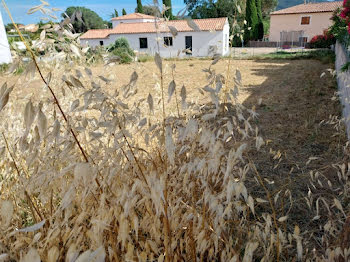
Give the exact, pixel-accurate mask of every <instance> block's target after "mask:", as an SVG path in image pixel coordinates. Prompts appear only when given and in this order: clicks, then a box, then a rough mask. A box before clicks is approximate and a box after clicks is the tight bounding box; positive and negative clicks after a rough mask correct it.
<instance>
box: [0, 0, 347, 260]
mask: <svg viewBox="0 0 350 262" xmlns="http://www.w3.org/2000/svg"><path fill="white" fill-rule="evenodd" d="M3 4H4V5H5V7H6V4H5V2H4V1H3ZM47 6H48V4H47V3H46V2H44V1H42V4H41V5H39V6H37V7H34V8H32V9H31V12H35V11H40V10H41V11H45V12H48V11H47V10H50V9H48V7H47ZM6 10H7V11H8V13H9V15H10V12H9V10H8V9H7V7H6ZM163 12H164V11H163ZM10 17H11V15H10ZM11 19H12V18H11ZM70 22H71V21H70V19H69V18H67V19H65V20H64V21H63V22H61V24H60V25H59V26H56V25H51V24H49V25H45V26H44V27H43V28H41V30H42V32H44V33H42V34H41V35H42V39H41V41H42V42H43V43H45V44H46V45H47V50H49V51H48V52H47V53H46V55H45V56H46V57H49V58H50V59H48V60H47V61H49V62H45V60H43V61H42V62H38V61H37V57H36V55H35V53H34V52H33V51H32V49H31V47H30V45H29V44H26V46H27V49H28V52H29V53H30V55H31V57H32V60H33V63H32V64H30V65H29V67H28V68H27V71H28V72H29V73H33V72H34V71H35V70H36V74H34V76H29V77H34V78H37V77H38V76H39V78H40V79H41V81H42V83H43V84H44V88H45V90H48V91H49V92H48V93H44V95H43V96H42V99H41V101H40V102H39V101H38V99H32V100H31V99H29V98H26V101H25V103H24V104H23V103H21V104H20V108H21V110H22V111H24V114H23V115H22V114H20V115H19V116H18V114H17V113H16V114H15V113H14V112H15V111H14V110H15V109H18V105H15V104H16V101H13V100H11V92H12V88H8V87H7V85H6V84H4V85H3V87H2V88H1V89H0V105H1V106H0V110H1V111H0V117H1V119H2V120H3V121H4V122H7V124H8V127H7V128H2V132H3V138H2V139H1V140H0V145H1V143H4V147H1V148H0V154H1V156H2V157H1V160H0V191H1V202H0V222H1V223H0V228H1V232H0V261H11V260H12V261H23V262H32V261H49V262H53V261H159V262H161V261H230V262H233V261H253V260H254V261H256V260H261V261H295V260H299V261H302V260H309V261H311V260H316V261H321V260H336V259H338V261H346V260H347V259H348V258H349V253H350V249H349V246H348V245H344V243H337V242H336V239H337V237H338V236H340V235H341V234H342V232H343V233H344V232H345V233H344V234H345V235H344V237H343V238H345V239H346V237H348V236H347V235H346V232H347V231H346V230H349V225H348V224H349V223H345V221H346V216H347V214H348V213H349V207H348V204H347V203H348V195H349V194H348V193H349V192H348V190H349V188H350V187H349V179H348V165H346V164H336V165H335V166H334V167H335V169H336V170H337V171H336V176H334V177H335V178H334V179H333V180H332V181H330V180H329V178H327V177H326V176H324V175H322V174H321V173H320V172H312V173H311V174H310V182H309V187H310V191H309V192H306V193H305V194H304V195H302V196H301V197H302V199H303V201H304V202H305V204H304V205H305V206H307V208H308V210H306V212H308V213H310V214H314V215H315V217H314V221H318V222H315V223H316V224H317V223H319V226H318V225H316V226H315V225H314V222H313V221H301V220H300V219H298V218H293V216H295V214H293V213H290V212H289V211H290V210H291V208H290V207H291V206H293V204H294V202H295V201H296V199H294V195H293V192H290V191H288V187H286V188H274V186H273V184H272V183H271V184H269V185H267V182H266V181H269V180H268V177H266V174H260V173H259V171H258V168H256V165H255V164H254V163H253V161H252V160H250V159H251V158H250V157H249V155H250V154H251V153H252V152H253V153H256V154H257V153H259V152H261V150H262V148H264V147H265V142H264V140H263V138H262V137H261V136H260V135H259V131H258V127H257V126H255V121H253V120H254V119H255V118H256V112H255V111H254V109H247V108H245V107H244V106H243V105H241V104H239V103H238V99H237V96H238V93H239V90H240V89H241V88H242V76H241V73H240V71H239V70H236V71H235V72H234V73H232V71H233V70H232V65H231V62H230V60H227V61H222V62H228V65H227V70H226V75H222V74H220V73H217V72H216V71H215V69H214V65H215V64H216V63H218V62H219V61H220V60H221V58H220V57H218V56H215V57H214V58H213V61H212V63H211V65H210V66H209V68H206V69H205V70H204V71H205V73H206V75H207V79H208V83H207V85H206V86H204V87H203V88H202V90H201V92H203V93H205V94H207V95H208V101H210V102H208V103H207V104H198V103H193V102H190V101H188V99H189V98H188V97H187V90H186V87H185V86H182V87H181V92H180V94H179V92H178V88H179V85H178V83H177V80H176V78H175V74H174V71H175V70H176V66H175V63H174V64H173V65H172V66H171V72H170V78H171V81H170V83H169V84H168V98H166V97H165V96H166V95H165V92H164V88H165V86H166V85H167V83H166V81H165V76H166V74H167V73H168V72H167V70H166V65H165V64H166V63H165V61H163V60H162V58H161V57H160V55H159V52H158V53H157V54H156V56H155V63H156V65H157V67H158V69H159V72H158V74H157V75H156V78H157V81H158V86H159V87H160V93H157V90H150V92H149V95H148V96H147V97H142V98H140V97H138V96H137V95H136V94H137V90H138V89H139V88H142V83H139V82H138V81H137V80H138V74H137V72H136V71H135V72H134V73H133V74H132V75H131V76H130V81H129V83H128V84H127V85H126V86H124V87H123V88H122V89H120V90H115V92H114V93H113V94H110V93H109V92H107V91H106V88H105V87H106V86H109V87H111V88H113V85H114V83H113V80H111V79H109V78H108V77H106V76H96V75H94V74H93V70H91V69H90V68H89V66H88V64H89V63H91V61H93V60H95V58H94V57H102V56H103V55H104V53H103V51H101V52H102V53H98V52H97V51H96V52H97V53H96V54H93V52H91V51H89V49H88V48H81V47H80V45H79V40H78V38H77V35H75V34H72V33H71V32H70V31H69V30H68V29H69V28H70V27H71V25H70ZM189 25H190V26H191V27H192V28H194V29H196V30H197V28H196V27H197V26H196V24H195V22H194V21H191V20H189ZM15 27H16V29H17V31H18V34H19V35H20V36H21V32H20V31H19V30H18V27H17V26H16V25H15ZM170 29H171V32H172V34H173V36H174V37H177V32H176V29H175V28H170ZM52 40H54V41H52ZM231 40H232V38H231ZM22 41H24V42H25V40H24V39H23V38H22ZM57 46H59V47H60V51H57V49H56V48H55V47H57ZM57 57H60V58H62V60H57ZM92 57H93V58H92ZM53 58H55V59H53ZM110 62H111V61H107V63H106V64H109V63H110ZM67 65H69V69H68V70H67V69H66V67H67ZM108 66H113V65H106V67H107V68H108ZM82 67H84V70H81V68H82ZM44 71H47V72H49V73H48V77H46V78H45V77H44V73H43V72H44ZM58 71H61V72H64V76H63V78H62V79H60V78H59V77H58V75H59V74H58ZM74 74H75V76H74ZM16 88H18V89H19V88H20V87H16ZM45 90H44V92H45ZM39 92H41V91H39ZM179 95H180V97H179ZM157 97H158V98H160V103H159V104H158V103H155V102H154V100H155V98H157ZM174 97H175V98H174ZM180 98H181V105H182V106H181V110H180V107H179V99H180ZM174 99H175V102H176V113H177V114H176V115H177V116H176V117H170V116H169V111H170V108H169V109H168V110H167V104H168V103H169V102H170V101H171V100H174ZM130 101H133V102H135V103H134V104H132V103H131V102H130ZM222 101H223V102H222ZM56 109H58V112H59V113H60V115H59V116H57V115H56ZM339 123H340V121H339V120H338V119H336V120H335V119H331V120H329V121H328V124H329V125H332V126H337V127H339V126H340V124H339ZM21 126H24V128H22V127H21ZM346 148H347V147H346ZM280 157H281V154H280V153H279V152H276V153H275V154H274V155H273V158H274V159H279V158H280ZM310 161H312V160H310ZM271 165H273V162H272V164H271ZM329 184H331V185H332V186H331V187H330V188H331V189H334V191H330V190H329ZM252 189H254V190H252ZM255 189H256V190H255ZM316 192H321V193H316ZM295 217H296V216H295ZM300 223H302V224H305V223H309V224H310V227H307V226H304V225H300ZM342 225H344V229H343V227H342ZM301 228H302V229H303V230H304V231H303V230H301ZM308 228H310V229H311V230H312V231H311V230H310V231H309V229H308ZM310 234H311V235H312V236H311V237H309V235H310ZM339 259H340V260H339Z"/></svg>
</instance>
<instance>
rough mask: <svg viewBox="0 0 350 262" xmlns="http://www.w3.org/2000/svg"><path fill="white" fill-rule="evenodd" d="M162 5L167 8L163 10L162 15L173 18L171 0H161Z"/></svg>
mask: <svg viewBox="0 0 350 262" xmlns="http://www.w3.org/2000/svg"><path fill="white" fill-rule="evenodd" d="M163 5H165V6H166V7H167V10H166V11H165V13H164V16H165V17H166V18H169V20H172V19H174V17H173V10H172V7H171V0H163Z"/></svg>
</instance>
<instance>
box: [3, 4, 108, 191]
mask: <svg viewBox="0 0 350 262" xmlns="http://www.w3.org/2000/svg"><path fill="white" fill-rule="evenodd" d="M2 3H3V5H4V7H5V10H6V12H7V13H8V15H9V17H10V19H11V22H12V24H13V26H14V27H15V28H16V31H17V33H18V35H19V37H20V38H21V41H22V42H23V43H24V45H25V46H26V49H27V50H28V52H29V53H30V55H31V57H32V59H33V62H34V64H35V67H36V69H37V71H38V73H39V75H40V78H41V80H42V81H43V82H44V84H45V85H46V86H47V88H48V89H49V91H50V93H51V95H52V97H53V99H54V101H55V104H56V105H57V107H58V109H59V111H60V113H61V115H62V117H63V119H64V121H65V122H66V124H67V126H68V128H69V131H70V133H71V134H72V136H73V138H74V140H75V142H76V144H77V146H78V148H79V150H80V152H81V154H82V155H83V158H84V160H85V162H86V163H89V159H88V156H87V153H86V152H85V150H84V149H83V147H82V145H81V143H80V142H79V140H78V137H77V135H76V134H75V132H74V130H73V128H72V127H70V126H69V122H68V118H67V116H66V114H65V113H64V111H63V109H62V107H61V104H60V102H59V100H58V98H57V96H56V94H55V92H54V91H53V89H52V88H51V87H50V85H49V83H48V82H47V81H46V80H45V78H44V76H43V74H42V72H41V69H40V67H39V64H38V62H37V61H36V56H35V54H34V52H33V51H32V49H31V48H30V47H29V45H28V43H27V42H26V40H25V39H24V37H23V35H22V33H21V31H20V30H19V28H18V26H17V24H16V23H15V21H14V20H13V17H12V15H11V12H10V10H9V9H8V7H7V5H6V3H5V0H2ZM92 162H93V164H95V162H94V161H93V160H92ZM95 182H96V184H97V186H98V187H99V188H100V190H101V184H100V182H99V180H98V178H95Z"/></svg>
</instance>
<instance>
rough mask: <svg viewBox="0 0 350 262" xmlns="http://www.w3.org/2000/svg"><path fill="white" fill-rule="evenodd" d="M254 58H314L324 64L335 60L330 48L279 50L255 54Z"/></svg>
mask: <svg viewBox="0 0 350 262" xmlns="http://www.w3.org/2000/svg"><path fill="white" fill-rule="evenodd" d="M252 59H254V60H265V59H274V60H275V59H276V60H280V59H289V60H300V59H314V60H319V61H321V62H322V63H324V64H331V63H334V61H335V54H334V52H333V51H331V50H313V51H307V52H285V51H279V52H275V53H271V54H265V55H260V56H255V57H253V58H252Z"/></svg>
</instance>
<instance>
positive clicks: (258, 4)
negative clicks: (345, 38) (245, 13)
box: [255, 0, 264, 40]
mask: <svg viewBox="0 0 350 262" xmlns="http://www.w3.org/2000/svg"><path fill="white" fill-rule="evenodd" d="M255 3H256V10H257V13H258V28H257V31H258V34H257V35H258V40H261V39H263V38H264V23H263V17H262V7H261V6H262V5H261V0H255Z"/></svg>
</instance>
